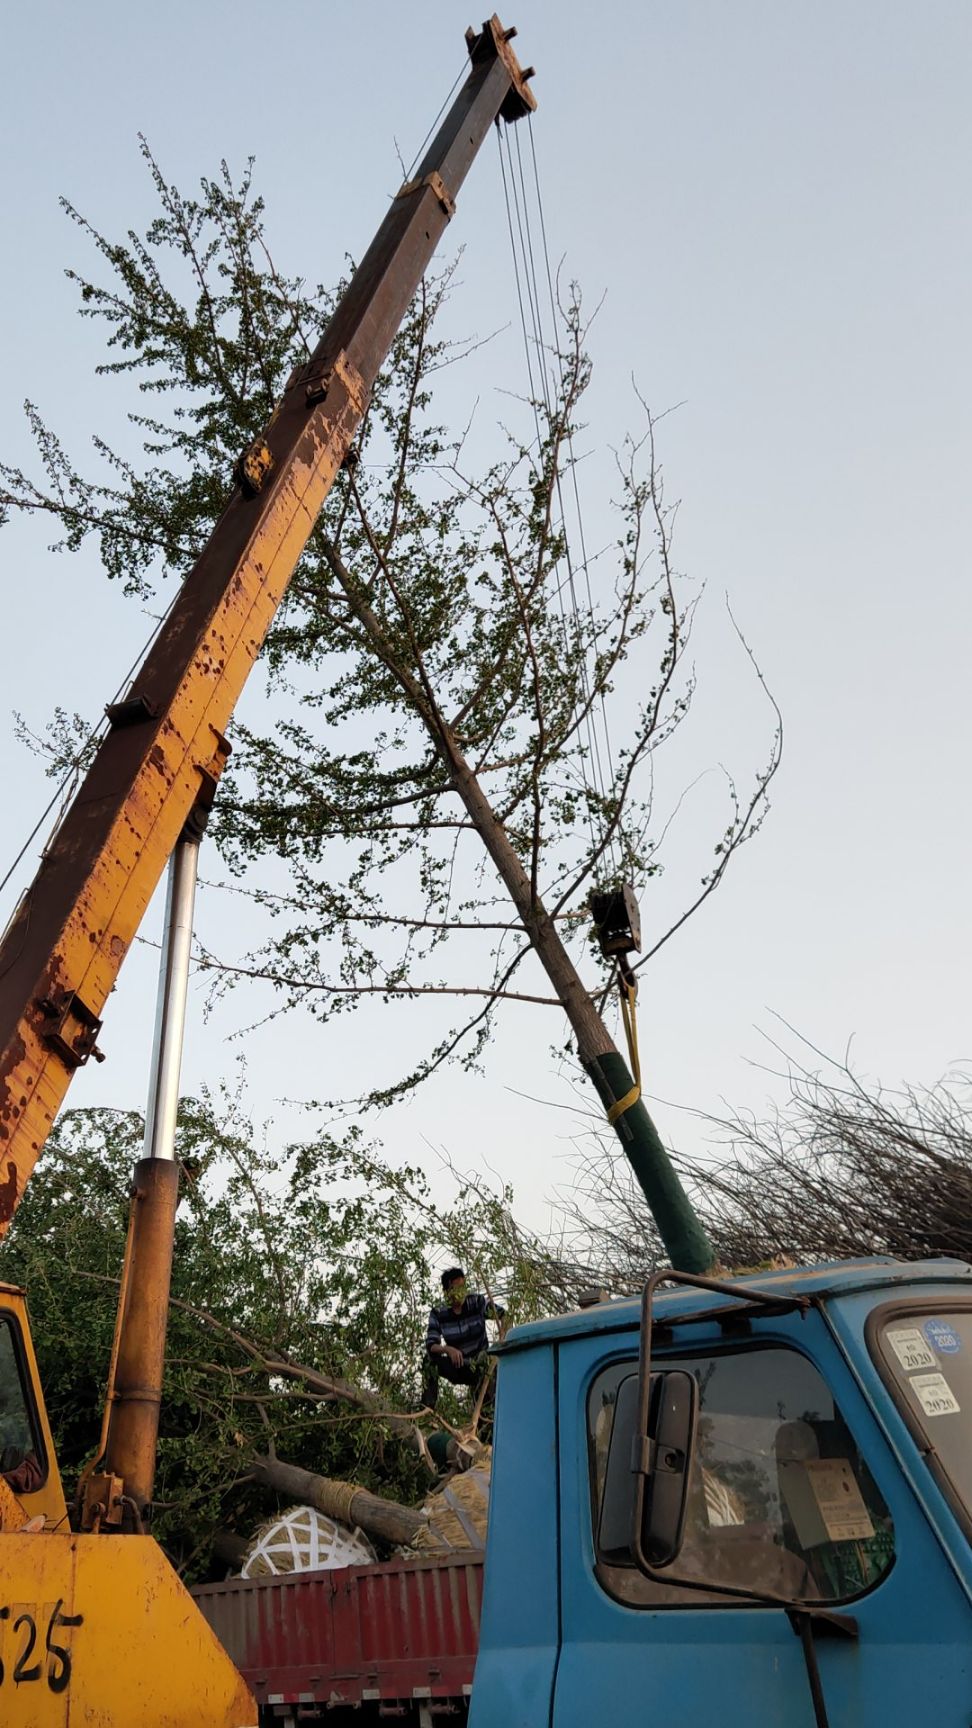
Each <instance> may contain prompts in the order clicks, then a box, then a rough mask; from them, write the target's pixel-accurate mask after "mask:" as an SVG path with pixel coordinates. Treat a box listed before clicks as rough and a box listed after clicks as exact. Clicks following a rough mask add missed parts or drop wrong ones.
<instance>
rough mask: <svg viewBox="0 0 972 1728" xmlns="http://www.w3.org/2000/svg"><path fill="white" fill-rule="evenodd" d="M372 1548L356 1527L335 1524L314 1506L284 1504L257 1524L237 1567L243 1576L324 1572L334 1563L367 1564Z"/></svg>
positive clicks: (369, 1563)
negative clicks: (280, 1510) (258, 1527)
mask: <svg viewBox="0 0 972 1728" xmlns="http://www.w3.org/2000/svg"><path fill="white" fill-rule="evenodd" d="M374 1560H375V1551H374V1549H373V1548H372V1546H371V1543H370V1542H369V1541H368V1538H367V1536H363V1535H362V1533H361V1531H360V1530H349V1529H348V1528H347V1526H346V1525H344V1524H336V1523H335V1521H334V1519H333V1518H328V1516H327V1514H326V1513H324V1512H318V1511H317V1509H316V1508H315V1507H314V1506H288V1508H287V1510H286V1512H281V1513H279V1514H278V1516H277V1517H276V1518H271V1519H270V1521H269V1522H268V1523H266V1524H263V1525H261V1527H260V1529H259V1530H258V1531H257V1533H256V1535H255V1536H254V1538H253V1541H252V1542H251V1544H250V1547H249V1550H248V1552H247V1556H246V1559H245V1560H244V1562H243V1565H242V1568H241V1573H240V1575H241V1577H243V1578H269V1577H276V1576H277V1575H278V1574H279V1573H281V1572H324V1571H329V1570H330V1569H331V1568H333V1567H337V1566H369V1565H372V1564H373V1562H374Z"/></svg>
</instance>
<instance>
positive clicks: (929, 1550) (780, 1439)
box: [469, 1259, 972, 1728]
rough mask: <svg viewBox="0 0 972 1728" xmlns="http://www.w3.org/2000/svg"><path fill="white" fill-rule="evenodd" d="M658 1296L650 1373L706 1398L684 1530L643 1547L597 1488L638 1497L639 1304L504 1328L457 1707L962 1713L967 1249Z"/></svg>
mask: <svg viewBox="0 0 972 1728" xmlns="http://www.w3.org/2000/svg"><path fill="white" fill-rule="evenodd" d="M648 1299H649V1300H650V1319H649V1323H650V1327H651V1331H650V1353H651V1360H650V1370H651V1374H650V1376H649V1374H648V1367H649V1365H648V1364H644V1365H643V1366H644V1369H645V1373H644V1376H643V1381H642V1386H643V1388H646V1387H647V1385H648V1383H649V1380H650V1383H651V1385H657V1386H659V1387H661V1388H662V1390H664V1388H666V1387H669V1386H670V1387H673V1388H678V1387H680V1386H682V1387H684V1386H686V1385H689V1386H690V1390H691V1396H692V1400H693V1415H692V1420H691V1423H690V1424H689V1425H688V1426H687V1427H685V1429H684V1434H683V1444H682V1445H681V1449H679V1446H678V1445H676V1446H675V1448H674V1449H672V1450H669V1451H668V1452H667V1453H666V1454H665V1455H666V1456H667V1458H668V1460H669V1462H670V1463H673V1464H676V1465H677V1467H678V1468H681V1469H682V1471H683V1480H682V1482H681V1487H680V1490H679V1493H680V1506H679V1517H678V1537H677V1541H676V1542H675V1543H673V1544H672V1546H671V1548H670V1550H669V1551H668V1552H666V1553H663V1554H662V1556H661V1560H660V1561H656V1563H655V1564H654V1565H653V1566H651V1567H649V1568H648V1569H647V1570H646V1567H645V1564H644V1563H643V1561H644V1556H643V1553H640V1550H639V1541H638V1533H637V1531H635V1530H634V1526H633V1524H632V1526H631V1528H632V1535H631V1540H630V1542H629V1539H628V1533H627V1531H626V1533H625V1536H624V1539H623V1541H622V1540H619V1537H618V1534H617V1529H616V1528H615V1529H614V1531H613V1534H612V1530H611V1524H612V1519H611V1517H610V1516H609V1512H608V1506H607V1505H606V1500H605V1496H606V1495H607V1496H608V1499H610V1495H611V1494H612V1493H614V1495H615V1499H616V1495H617V1482H618V1480H619V1479H621V1480H622V1481H623V1480H624V1475H625V1474H626V1476H627V1478H628V1479H630V1483H631V1489H630V1493H631V1507H632V1512H631V1518H632V1519H635V1518H636V1514H635V1512H634V1507H635V1499H636V1482H637V1470H638V1467H639V1466H638V1465H637V1463H635V1462H633V1458H634V1457H635V1455H638V1456H640V1457H641V1459H642V1460H644V1459H645V1458H647V1456H648V1453H649V1452H650V1451H651V1447H652V1443H651V1442H649V1444H648V1447H647V1449H646V1448H645V1447H642V1448H641V1451H640V1453H639V1451H638V1448H637V1447H635V1448H634V1449H632V1446H631V1440H630V1436H625V1441H624V1446H623V1447H621V1446H620V1443H618V1444H616V1445H615V1446H614V1447H613V1448H612V1439H613V1438H615V1439H616V1436H615V1434H614V1430H615V1428H616V1427H620V1425H621V1423H622V1415H621V1411H622V1407H624V1406H625V1405H627V1407H628V1408H629V1409H630V1408H631V1405H632V1393H633V1390H634V1389H635V1388H637V1387H638V1384H639V1382H638V1379H637V1377H638V1373H639V1351H640V1347H641V1342H642V1336H643V1328H644V1322H645V1317H646V1316H645V1305H644V1304H639V1303H638V1302H637V1301H635V1300H622V1301H602V1302H599V1303H598V1304H597V1305H596V1306H592V1307H590V1308H587V1309H584V1310H580V1311H578V1312H576V1313H573V1314H569V1315H565V1316H561V1317H559V1318H557V1319H555V1320H551V1321H546V1322H542V1323H538V1324H535V1325H529V1326H522V1327H519V1328H517V1329H516V1330H514V1331H513V1332H511V1333H510V1335H509V1336H508V1338H507V1339H506V1341H505V1342H504V1343H503V1344H502V1345H501V1346H500V1348H499V1357H500V1360H499V1365H498V1393H497V1411H496V1433H495V1441H496V1447H495V1455H494V1457H495V1462H494V1473H493V1482H492V1490H491V1500H490V1518H489V1533H488V1538H487V1550H486V1570H485V1592H484V1602H483V1618H482V1624H481V1629H480V1643H479V1655H478V1659H477V1665H476V1676H475V1683H474V1686H473V1692H472V1703H471V1708H470V1715H469V1723H470V1728H540V1725H541V1724H544V1725H548V1728H596V1725H597V1724H600V1723H615V1724H625V1723H635V1722H637V1723H638V1724H644V1725H645V1728H653V1725H654V1724H656V1723H657V1724H659V1725H660V1724H663V1723H665V1724H668V1723H671V1722H677V1723H678V1728H711V1725H712V1724H713V1723H717V1724H718V1728H814V1725H815V1724H816V1725H817V1728H819V1725H820V1724H823V1723H827V1724H828V1725H829V1728H879V1725H880V1728H889V1725H897V1724H899V1723H901V1724H904V1723H909V1724H911V1723H914V1724H916V1725H923V1724H926V1723H927V1724H932V1725H933V1728H970V1724H972V1549H970V1540H972V1268H970V1267H968V1266H966V1265H964V1264H961V1263H960V1262H957V1261H949V1260H931V1261H924V1262H920V1263H917V1264H905V1263H903V1262H899V1261H893V1260H885V1259H875V1260H868V1261H853V1262H842V1263H841V1264H839V1265H830V1266H821V1267H814V1268H812V1269H808V1270H788V1271H777V1272H770V1273H762V1274H759V1275H756V1276H752V1277H747V1278H740V1279H739V1280H729V1281H727V1282H726V1283H724V1284H721V1285H714V1284H712V1283H711V1282H707V1281H705V1280H698V1281H694V1282H693V1281H689V1280H685V1281H684V1282H683V1283H681V1284H679V1285H678V1286H677V1287H675V1288H672V1289H660V1288H659V1289H654V1290H652V1291H651V1292H649V1298H648ZM645 1396H646V1399H647V1391H646V1393H645ZM645 1407H647V1405H645ZM625 1420H627V1418H625ZM655 1451H656V1454H658V1456H656V1459H655V1463H656V1464H657V1463H658V1461H659V1457H660V1453H659V1450H658V1445H656V1446H655ZM619 1456H622V1465H623V1472H622V1474H621V1475H620V1477H619V1465H618V1457H619ZM679 1459H681V1463H680V1464H678V1460H679ZM641 1468H642V1470H644V1463H642V1466H641ZM647 1480H648V1482H649V1484H650V1482H651V1477H650V1476H649V1477H648V1478H647ZM612 1483H613V1484H614V1486H613V1488H612ZM625 1491H626V1492H627V1490H625ZM614 1524H615V1526H616V1524H617V1519H616V1517H615V1518H614Z"/></svg>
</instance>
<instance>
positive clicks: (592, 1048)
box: [324, 542, 716, 1273]
mask: <svg viewBox="0 0 972 1728" xmlns="http://www.w3.org/2000/svg"><path fill="white" fill-rule="evenodd" d="M324 551H325V556H326V558H327V561H328V563H329V565H330V567H331V570H332V572H333V574H334V576H335V577H336V578H337V580H338V582H339V583H340V585H341V587H342V589H343V590H344V594H345V597H346V599H347V601H348V604H349V605H350V607H351V609H352V611H353V612H354V614H355V616H356V617H357V619H358V621H359V622H360V624H361V625H362V627H363V628H364V630H365V631H366V633H367V635H368V637H369V638H370V640H371V643H372V646H373V647H374V649H375V652H376V653H377V655H378V657H379V659H380V660H381V661H382V663H383V664H384V665H385V666H386V667H387V668H388V670H389V671H390V672H391V673H392V675H393V677H395V678H396V679H397V680H398V682H399V684H400V685H401V687H402V689H403V690H404V691H405V693H406V695H407V697H408V699H409V701H410V702H411V704H412V706H413V708H414V710H415V712H416V713H417V714H418V716H419V718H420V719H421V721H422V723H423V725H424V726H425V727H426V729H427V731H428V733H429V737H430V739H431V741H432V743H433V745H434V747H435V749H436V751H437V752H438V754H439V756H440V757H441V758H442V761H443V762H444V764H445V766H446V768H447V769H448V772H449V776H450V778H451V780H452V783H453V785H454V787H455V789H456V792H457V793H458V796H459V797H460V798H461V800H462V802H463V804H464V805H465V807H466V812H467V814H468V816H469V818H470V820H471V822H472V824H473V826H474V827H475V828H476V830H477V832H478V833H479V835H480V836H481V838H482V841H483V845H484V846H485V847H486V850H487V852H488V853H489V855H490V857H491V859H492V860H493V863H494V865H495V866H496V870H497V872H498V874H499V876H500V878H501V880H502V882H503V884H504V886H505V887H506V890H507V892H508V894H509V896H510V899H511V900H512V902H513V905H514V906H515V908H516V911H517V914H518V916H519V918H520V921H521V923H522V924H523V928H524V930H525V931H526V933H527V935H528V936H529V938H530V942H531V944H532V946H533V949H534V951H535V953H536V955H537V957H538V959H539V961H540V964H541V966H542V967H543V969H544V971H545V972H546V974H547V977H548V978H549V979H550V982H551V984H552V985H553V988H554V991H555V992H556V994H557V996H558V997H559V999H560V1001H561V1002H562V1003H563V1008H564V1013H565V1014H566V1016H567V1019H568V1020H569V1022H570V1026H571V1029H572V1031H573V1033H574V1036H575V1037H576V1039H577V1054H578V1056H579V1058H580V1061H581V1064H582V1066H583V1068H584V1070H585V1072H586V1073H587V1074H588V1075H589V1076H590V1078H591V1080H592V1081H593V1083H594V1087H595V1089H596V1091H597V1095H598V1097H599V1098H600V1100H601V1103H602V1104H603V1105H604V1109H605V1112H607V1111H609V1110H611V1108H612V1106H614V1105H615V1104H619V1103H621V1102H622V1101H623V1100H624V1099H626V1098H628V1096H629V1094H631V1093H632V1092H633V1091H634V1090H635V1087H634V1080H633V1078H632V1075H631V1073H630V1070H629V1068H628V1065H627V1063H626V1062H625V1060H624V1057H623V1056H622V1055H621V1053H620V1051H619V1050H618V1048H617V1046H616V1044H615V1043H614V1040H613V1039H612V1037H611V1036H610V1033H609V1032H608V1029H607V1027H606V1026H605V1024H604V1021H603V1020H602V1019H601V1016H600V1014H599V1013H598V1012H597V1009H596V1008H595V1006H594V1004H593V1002H592V1001H591V998H590V993H589V992H588V991H587V990H586V989H585V987H584V982H583V980H582V978H581V976H580V973H579V972H578V971H577V968H576V966H575V965H574V962H573V961H572V959H571V958H570V955H569V954H568V952H567V950H566V948H565V947H564V945H563V943H562V942H561V940H560V937H559V935H558V933H557V929H556V926H555V924H554V921H553V919H552V918H551V917H550V915H549V913H548V912H547V910H546V908H545V906H544V904H543V901H542V900H541V899H540V896H539V894H537V893H536V891H535V889H534V886H533V884H532V883H531V881H530V878H529V876H528V875H527V873H526V871H525V870H524V868H523V865H522V863H521V862H520V858H519V856H518V854H517V852H516V850H515V849H514V847H513V846H512V845H511V843H510V839H509V836H508V835H507V832H506V829H505V828H504V827H503V824H502V822H501V821H500V820H499V818H498V816H497V814H496V812H495V810H494V809H493V806H492V805H491V804H490V802H489V799H488V798H487V796H486V794H485V792H484V791H483V788H482V786H481V784H480V782H479V778H478V776H477V775H476V772H475V770H474V769H473V768H472V767H471V766H470V764H469V763H468V762H467V760H466V757H465V755H464V753H463V750H462V746H461V745H460V743H459V740H458V739H457V737H456V735H455V733H454V732H453V731H452V729H451V727H450V726H449V725H448V724H447V723H446V721H445V720H444V719H443V717H442V715H441V714H440V713H439V711H438V708H437V707H436V705H435V702H434V700H433V698H432V693H431V690H430V689H429V688H428V685H427V684H426V683H423V682H420V681H419V679H418V678H416V677H415V675H414V673H412V672H411V671H410V670H409V669H408V667H407V666H405V665H403V664H402V660H401V656H400V654H399V653H397V652H396V649H395V647H394V645H393V644H392V643H390V642H389V640H388V638H387V637H386V634H385V630H384V627H383V625H382V623H381V620H380V618H379V617H378V616H377V614H376V613H375V612H374V611H373V609H372V607H371V606H370V604H369V603H368V600H367V599H366V597H365V595H364V593H363V592H362V590H361V587H360V585H359V583H358V582H357V581H356V580H355V578H354V577H353V576H352V574H351V572H350V571H349V570H348V568H347V566H346V565H345V564H344V562H343V560H342V559H341V557H340V554H339V553H338V552H337V551H336V550H335V548H334V547H333V546H332V545H330V544H329V543H328V542H325V544H324ZM386 574H387V572H386ZM413 647H414V649H415V652H416V654H418V653H419V650H418V645H417V644H416V643H414V642H413ZM613 1126H614V1131H615V1133H616V1134H617V1136H618V1139H619V1140H620V1142H621V1145H622V1148H623V1150H624V1152H625V1155H626V1157H627V1159H628V1162H629V1163H630V1165H631V1168H632V1170H633V1171H634V1174H635V1177H636V1178H637V1181H638V1184H639V1186H640V1188H641V1191H642V1193H643V1194H644V1196H645V1199H646V1200H647V1202H648V1205H649V1208H650V1209H651V1215H652V1217H653V1218H654V1220H655V1223H656V1224H657V1226H658V1231H659V1234H660V1236H661V1239H662V1241H663V1242H664V1244H665V1247H666V1249H667V1251H668V1256H669V1259H670V1260H671V1263H672V1265H673V1267H675V1268H676V1269H677V1270H678V1271H681V1272H696V1273H704V1272H708V1271H709V1270H710V1268H711V1267H712V1266H714V1264H715V1259H716V1256H715V1253H714V1252H713V1249H712V1245H711V1243H710V1242H709V1239H708V1237H707V1235H706V1233H705V1230H704V1229H703V1227H702V1223H701V1220H700V1219H699V1217H698V1215H697V1214H696V1211H695V1208H694V1207H693V1205H692V1203H691V1201H690V1200H689V1197H688V1195H687V1194H686V1192H685V1189H684V1188H683V1187H682V1184H681V1181H680V1180H679V1177H678V1176H677V1174H676V1172H675V1168H674V1166H673V1164H672V1161H671V1159H670V1158H669V1156H668V1153H667V1152H666V1151H665V1148H664V1146H663V1145H662V1142H661V1138H660V1136H659V1133H658V1130H657V1128H656V1127H655V1124H654V1122H653V1121H652V1119H651V1117H650V1116H649V1114H648V1111H647V1109H646V1108H645V1105H644V1102H643V1100H642V1098H641V1095H640V1092H639V1093H638V1095H637V1096H636V1097H633V1098H632V1099H631V1102H630V1103H628V1104H626V1105H625V1108H624V1110H623V1111H621V1112H620V1114H619V1115H618V1116H617V1117H616V1119H615V1121H614V1124H613Z"/></svg>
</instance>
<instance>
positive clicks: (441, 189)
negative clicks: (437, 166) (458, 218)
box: [395, 170, 456, 222]
mask: <svg viewBox="0 0 972 1728" xmlns="http://www.w3.org/2000/svg"><path fill="white" fill-rule="evenodd" d="M426 186H428V187H430V188H431V190H432V191H433V192H434V193H435V195H436V197H437V198H438V200H439V203H440V204H441V205H442V208H443V210H444V211H445V213H446V215H447V216H448V218H449V220H450V222H451V221H452V218H453V216H454V215H455V213H456V201H455V199H454V198H453V196H452V193H451V192H450V191H449V188H448V186H447V185H446V183H445V181H444V180H443V178H442V175H441V174H436V173H435V171H434V170H433V172H432V173H431V174H426V176H425V178H424V180H406V182H405V184H404V186H400V187H399V189H398V191H397V192H396V193H395V197H396V198H407V197H408V196H409V193H411V192H422V191H424V189H425V187H426Z"/></svg>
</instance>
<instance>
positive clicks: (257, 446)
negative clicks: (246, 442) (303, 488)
mask: <svg viewBox="0 0 972 1728" xmlns="http://www.w3.org/2000/svg"><path fill="white" fill-rule="evenodd" d="M272 469H273V456H272V455H271V452H270V446H269V444H268V443H267V442H266V439H265V438H262V437H261V438H254V440H253V443H252V444H251V445H250V447H249V449H248V450H244V452H243V454H242V456H241V457H240V459H239V461H238V462H237V464H236V478H237V480H238V481H239V483H240V485H241V486H242V488H243V490H244V492H247V493H249V495H250V497H251V498H255V497H256V494H257V493H258V492H262V491H263V484H264V481H265V480H266V478H267V475H268V474H269V473H270V472H271V471H272Z"/></svg>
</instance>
